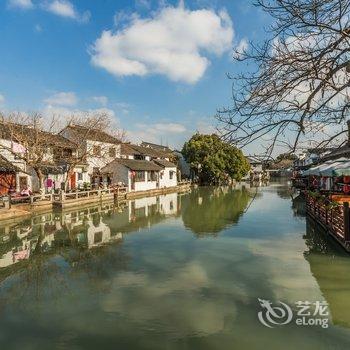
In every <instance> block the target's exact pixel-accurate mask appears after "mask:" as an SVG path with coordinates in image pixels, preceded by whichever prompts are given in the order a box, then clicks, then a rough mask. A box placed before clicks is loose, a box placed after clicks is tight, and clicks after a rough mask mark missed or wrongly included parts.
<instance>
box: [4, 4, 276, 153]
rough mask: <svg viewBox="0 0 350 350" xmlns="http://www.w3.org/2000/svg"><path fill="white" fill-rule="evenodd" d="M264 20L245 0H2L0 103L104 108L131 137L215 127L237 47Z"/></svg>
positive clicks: (180, 135)
mask: <svg viewBox="0 0 350 350" xmlns="http://www.w3.org/2000/svg"><path fill="white" fill-rule="evenodd" d="M268 24H269V18H268V17H266V15H265V14H264V13H262V12H261V11H260V10H259V9H257V8H255V7H254V6H253V5H252V2H251V1H249V0H247V1H244V0H231V1H224V0H222V1H221V0H218V1H205V0H202V1H201V0H198V1H186V2H184V3H183V2H180V3H179V2H178V1H176V2H165V1H151V0H136V1H122V0H103V1H97V0H70V1H68V0H0V43H1V47H2V50H1V55H0V108H1V109H3V110H21V111H34V110H40V111H43V112H44V113H45V114H47V115H48V114H49V113H53V112H55V113H62V115H66V114H69V113H77V112H78V111H80V110H91V111H94V110H98V109H105V110H107V111H108V112H109V113H111V115H113V117H114V118H115V119H116V121H117V122H118V123H119V125H120V127H121V128H123V129H125V130H126V131H127V135H128V138H129V139H130V140H131V141H135V142H138V141H141V140H146V141H151V142H161V141H162V142H163V143H168V144H169V145H170V146H172V147H176V148H180V147H181V146H182V144H183V142H184V141H185V140H186V139H188V138H189V137H190V135H191V134H193V133H194V132H195V131H196V130H198V131H200V132H212V131H213V128H214V126H215V120H214V118H213V116H214V114H215V111H216V109H217V108H218V107H222V106H227V105H229V104H230V93H231V82H230V81H229V80H228V79H227V78H226V73H235V72H238V71H239V70H241V69H242V66H241V64H239V63H237V62H234V61H233V59H232V49H233V48H234V47H237V45H241V47H244V46H245V45H246V42H248V41H249V40H252V41H255V42H258V41H260V40H262V39H263V38H264V36H265V32H264V27H266V26H267V25H268ZM255 147H256V146H255Z"/></svg>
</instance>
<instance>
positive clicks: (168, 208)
mask: <svg viewBox="0 0 350 350" xmlns="http://www.w3.org/2000/svg"><path fill="white" fill-rule="evenodd" d="M177 201H178V194H177V193H169V194H167V195H164V196H159V211H160V213H162V214H164V215H176V214H177V210H178V209H177V208H178V202H177Z"/></svg>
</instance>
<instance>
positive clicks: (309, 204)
mask: <svg viewBox="0 0 350 350" xmlns="http://www.w3.org/2000/svg"><path fill="white" fill-rule="evenodd" d="M306 211H307V213H308V214H309V215H311V216H312V217H314V218H315V219H316V220H317V221H318V222H319V223H320V224H322V225H323V226H324V227H325V228H327V229H328V230H329V232H330V233H331V234H332V235H333V236H335V237H336V238H338V239H340V240H341V241H343V242H350V210H349V203H348V202H344V203H343V204H340V203H339V204H338V205H334V204H332V205H331V203H330V202H328V203H327V201H324V200H323V199H321V200H320V199H317V198H313V197H312V196H310V195H309V194H306Z"/></svg>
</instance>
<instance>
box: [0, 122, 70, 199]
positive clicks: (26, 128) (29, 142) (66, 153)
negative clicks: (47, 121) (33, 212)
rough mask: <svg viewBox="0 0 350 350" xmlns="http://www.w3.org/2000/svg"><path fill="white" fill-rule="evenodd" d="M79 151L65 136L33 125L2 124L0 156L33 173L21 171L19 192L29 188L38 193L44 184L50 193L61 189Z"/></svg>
mask: <svg viewBox="0 0 350 350" xmlns="http://www.w3.org/2000/svg"><path fill="white" fill-rule="evenodd" d="M75 152H76V145H75V144H74V143H73V142H70V141H69V140H67V139H65V138H64V137H63V136H61V135H57V134H53V133H50V132H45V131H42V130H39V129H38V128H36V127H35V126H31V125H20V124H15V123H10V122H7V123H1V124H0V154H1V155H2V156H3V157H5V159H7V160H8V161H9V162H10V163H11V164H13V165H14V166H15V167H17V168H19V169H20V170H21V172H22V173H24V174H27V175H28V174H30V177H28V176H27V175H21V174H20V173H19V172H17V173H18V176H17V181H16V191H17V192H18V191H20V190H22V189H23V188H24V187H26V186H30V187H31V188H32V190H33V191H38V190H39V189H40V188H42V185H44V187H45V189H46V190H47V191H51V190H52V189H57V188H61V184H62V183H64V181H65V179H66V169H67V166H68V164H69V162H70V161H71V160H72V159H74V157H75ZM38 172H40V173H41V174H42V176H43V178H42V179H41V181H43V184H40V180H39V178H38Z"/></svg>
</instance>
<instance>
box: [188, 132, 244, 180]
mask: <svg viewBox="0 0 350 350" xmlns="http://www.w3.org/2000/svg"><path fill="white" fill-rule="evenodd" d="M182 153H183V155H184V157H185V159H186V161H187V162H188V163H189V164H190V166H191V168H192V170H193V171H194V172H195V173H196V175H197V176H198V177H199V180H200V182H201V183H205V184H220V183H227V182H229V181H230V180H231V179H235V180H240V179H241V178H242V177H243V176H245V175H246V174H247V173H248V171H249V169H250V165H249V163H248V161H247V159H246V158H245V157H244V155H243V153H242V151H241V150H239V149H237V148H236V147H234V146H232V145H230V144H229V143H226V142H224V141H222V140H221V139H220V138H219V136H217V135H215V134H212V135H202V134H195V135H193V136H192V137H191V139H190V140H189V141H188V142H186V143H185V144H184V146H183V149H182Z"/></svg>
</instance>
